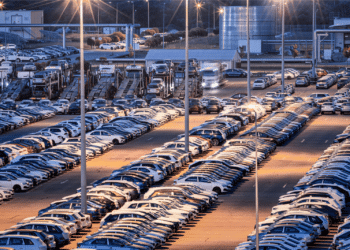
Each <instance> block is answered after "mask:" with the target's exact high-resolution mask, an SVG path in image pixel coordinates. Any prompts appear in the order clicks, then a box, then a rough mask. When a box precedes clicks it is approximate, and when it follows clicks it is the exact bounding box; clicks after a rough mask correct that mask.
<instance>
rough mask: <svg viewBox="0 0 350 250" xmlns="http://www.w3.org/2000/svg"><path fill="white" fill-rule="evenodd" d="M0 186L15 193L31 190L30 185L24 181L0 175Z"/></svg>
mask: <svg viewBox="0 0 350 250" xmlns="http://www.w3.org/2000/svg"><path fill="white" fill-rule="evenodd" d="M0 186H1V187H4V188H9V189H12V190H13V191H15V192H21V191H25V190H28V189H29V188H31V187H32V184H31V183H29V182H28V181H26V180H24V179H19V178H14V177H12V176H9V175H7V174H1V173H0Z"/></svg>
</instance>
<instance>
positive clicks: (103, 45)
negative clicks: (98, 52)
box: [99, 43, 118, 50]
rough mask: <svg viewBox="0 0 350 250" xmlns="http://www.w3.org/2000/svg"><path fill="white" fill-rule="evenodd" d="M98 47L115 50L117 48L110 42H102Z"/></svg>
mask: <svg viewBox="0 0 350 250" xmlns="http://www.w3.org/2000/svg"><path fill="white" fill-rule="evenodd" d="M99 48H100V49H110V50H116V49H117V48H118V45H116V44H111V43H103V44H101V45H100V46H99Z"/></svg>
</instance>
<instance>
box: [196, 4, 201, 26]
mask: <svg viewBox="0 0 350 250" xmlns="http://www.w3.org/2000/svg"><path fill="white" fill-rule="evenodd" d="M196 7H197V28H198V11H199V9H200V8H201V7H202V5H201V3H197V4H196Z"/></svg>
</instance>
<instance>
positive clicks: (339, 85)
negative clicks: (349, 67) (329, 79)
mask: <svg viewBox="0 0 350 250" xmlns="http://www.w3.org/2000/svg"><path fill="white" fill-rule="evenodd" d="M349 82H350V78H349V77H342V78H340V79H339V80H338V82H337V89H341V88H342V87H344V86H345V85H346V84H348V83H349Z"/></svg>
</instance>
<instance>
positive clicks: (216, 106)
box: [206, 100, 224, 114]
mask: <svg viewBox="0 0 350 250" xmlns="http://www.w3.org/2000/svg"><path fill="white" fill-rule="evenodd" d="M223 109H224V107H223V106H222V105H221V103H220V102H219V101H218V100H210V101H209V102H208V105H207V107H206V111H207V114H210V113H211V112H217V113H220V112H221V111H222V110H223Z"/></svg>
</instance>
